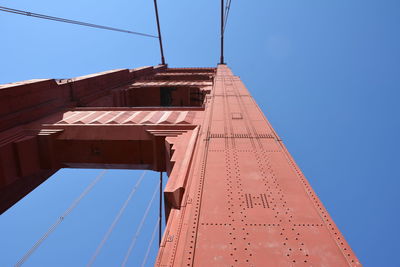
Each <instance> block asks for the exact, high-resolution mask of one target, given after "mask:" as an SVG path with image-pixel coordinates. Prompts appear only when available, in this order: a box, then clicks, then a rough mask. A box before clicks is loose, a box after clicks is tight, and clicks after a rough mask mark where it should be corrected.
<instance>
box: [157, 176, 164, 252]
mask: <svg viewBox="0 0 400 267" xmlns="http://www.w3.org/2000/svg"><path fill="white" fill-rule="evenodd" d="M162 188H163V177H162V172H160V209H159V213H158V222H159V227H158V246H160V244H161V231H162V229H161V228H162Z"/></svg>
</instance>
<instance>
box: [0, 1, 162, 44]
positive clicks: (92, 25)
mask: <svg viewBox="0 0 400 267" xmlns="http://www.w3.org/2000/svg"><path fill="white" fill-rule="evenodd" d="M0 11H3V12H8V13H13V14H18V15H24V16H29V17H35V18H39V19H47V20H53V21H58V22H64V23H70V24H75V25H80V26H86V27H92V28H97V29H103V30H109V31H116V32H123V33H129V34H135V35H141V36H145V37H151V38H159V37H158V36H155V35H152V34H147V33H141V32H134V31H129V30H124V29H118V28H113V27H109V26H102V25H97V24H92V23H87V22H82V21H77V20H70V19H64V18H60V17H53V16H48V15H43V14H38V13H32V12H28V11H24V10H19V9H13V8H8V7H4V6H0Z"/></svg>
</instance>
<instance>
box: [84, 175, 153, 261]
mask: <svg viewBox="0 0 400 267" xmlns="http://www.w3.org/2000/svg"><path fill="white" fill-rule="evenodd" d="M145 174H146V171H144V172H143V173H142V175H141V176H140V178H139V180H138V181H137V182H136V184H135V185H134V187H133V188H132V191H131V192H130V193H129V196H128V198H127V199H126V200H125V202H124V204H123V205H122V207H121V209H120V210H119V212H118V214H117V216H116V217H115V219H114V221H113V222H112V224H111V225H110V227H109V228H108V230H107V232H106V234H105V235H104V237H103V239H102V240H101V242H100V244H99V245H98V247H97V248H96V251H95V252H94V253H93V256H92V258H91V259H90V261H89V263H88V264H87V266H92V265H93V263H94V262H95V260H96V258H97V256H98V255H99V254H100V251H101V249H102V248H103V246H104V244H105V243H106V242H107V240H108V238H109V237H110V235H111V233H112V232H113V231H114V228H115V226H116V225H117V223H118V221H119V220H120V219H121V216H122V214H123V213H124V211H125V209H126V207H127V206H128V204H129V201H130V200H131V199H132V197H133V195H134V194H135V193H136V190H137V189H138V187H139V185H140V183H141V182H142V181H143V178H144V176H145Z"/></svg>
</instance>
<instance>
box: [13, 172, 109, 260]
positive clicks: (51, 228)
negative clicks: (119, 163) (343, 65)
mask: <svg viewBox="0 0 400 267" xmlns="http://www.w3.org/2000/svg"><path fill="white" fill-rule="evenodd" d="M106 172H107V170H103V171H102V172H101V173H100V174H98V175H97V177H96V178H95V179H94V180H93V182H91V183H90V184H89V185H88V186H87V187H86V189H85V190H84V191H83V192H82V194H81V195H80V196H79V197H77V198H76V199H75V200H74V202H73V203H72V204H71V205H70V206H69V207H68V209H66V210H65V211H64V213H63V214H62V215H61V216H60V217H59V218H58V219H57V221H56V222H55V223H54V224H53V225H51V226H50V228H49V229H48V230H47V232H46V233H45V234H44V235H43V236H42V237H41V238H40V239H39V240H38V241H36V243H35V244H34V245H33V246H32V247H31V249H29V250H28V252H26V254H25V255H24V256H23V257H22V258H21V259H20V260H19V261H18V262H17V263H16V264H15V267H19V266H21V265H22V264H24V263H25V262H26V261H27V259H28V258H29V257H30V256H31V255H32V254H33V252H35V250H36V249H37V248H38V247H39V246H40V245H41V244H42V243H43V241H45V240H46V239H47V238H48V237H49V236H50V234H51V233H53V232H54V230H56V228H57V227H58V226H59V225H60V223H61V222H62V221H63V220H64V219H65V217H67V216H68V215H69V214H70V213H71V212H72V211H73V210H74V209H75V207H76V206H77V205H78V204H79V202H80V201H81V200H82V199H83V198H84V197H85V196H86V195H87V194H88V193H89V192H90V190H92V188H93V187H94V186H95V185H96V184H97V183H98V182H99V181H100V179H101V178H102V177H103V176H104V174H105V173H106Z"/></svg>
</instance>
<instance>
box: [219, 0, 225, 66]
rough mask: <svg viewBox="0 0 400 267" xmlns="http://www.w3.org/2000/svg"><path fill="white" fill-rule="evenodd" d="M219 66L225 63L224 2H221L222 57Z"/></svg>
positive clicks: (222, 0)
mask: <svg viewBox="0 0 400 267" xmlns="http://www.w3.org/2000/svg"><path fill="white" fill-rule="evenodd" d="M219 64H225V63H224V0H221V57H220V60H219Z"/></svg>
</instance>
